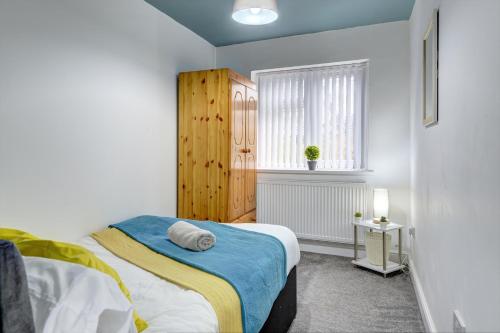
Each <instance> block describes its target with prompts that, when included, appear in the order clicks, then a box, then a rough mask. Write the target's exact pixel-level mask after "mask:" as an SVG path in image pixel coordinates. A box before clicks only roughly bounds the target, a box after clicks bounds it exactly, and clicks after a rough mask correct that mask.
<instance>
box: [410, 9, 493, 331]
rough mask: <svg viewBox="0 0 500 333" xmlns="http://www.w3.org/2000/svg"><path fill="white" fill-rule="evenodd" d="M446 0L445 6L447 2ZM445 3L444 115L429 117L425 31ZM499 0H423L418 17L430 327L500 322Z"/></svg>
mask: <svg viewBox="0 0 500 333" xmlns="http://www.w3.org/2000/svg"><path fill="white" fill-rule="evenodd" d="M439 5H440V6H439ZM438 6H439V7H440V36H439V40H440V58H439V66H440V73H439V124H438V125H437V126H434V127H431V128H424V127H423V126H422V123H421V103H420V80H421V74H420V71H421V58H420V54H421V51H422V50H421V46H422V38H423V35H424V32H425V29H426V27H427V24H428V22H429V20H430V18H431V14H432V10H433V8H437V7H438ZM499 13H500V1H497V0H478V1H470V0H469V1H466V0H460V1H459V0H443V1H429V0H418V1H417V2H416V4H415V8H414V10H413V14H412V17H411V22H410V33H411V121H412V125H411V129H412V152H413V153H412V164H411V167H412V171H411V174H412V181H411V184H412V185H411V188H412V207H413V209H412V219H411V221H412V223H413V224H414V225H415V227H416V235H415V236H416V237H415V239H414V241H413V244H412V257H413V258H412V260H413V267H414V273H416V275H417V277H418V280H419V281H420V285H421V288H422V292H423V295H425V299H426V300H427V304H424V308H425V305H427V307H426V309H427V310H428V314H429V315H430V320H429V322H430V326H431V329H435V330H437V331H440V332H445V331H448V332H449V331H451V330H452V311H453V310H455V309H457V310H459V312H460V313H461V315H462V317H463V319H464V321H465V324H466V326H467V331H468V332H478V331H489V332H493V331H495V332H498V331H500V316H499V314H500V258H499V254H500V241H499V236H500V221H499V218H498V212H497V210H498V205H499V203H500V173H499V170H500V131H499V130H498V127H499V125H500V94H499V87H500V20H499V19H498V15H499Z"/></svg>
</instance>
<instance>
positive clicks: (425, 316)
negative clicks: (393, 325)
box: [409, 259, 437, 333]
mask: <svg viewBox="0 0 500 333" xmlns="http://www.w3.org/2000/svg"><path fill="white" fill-rule="evenodd" d="M409 263H410V274H411V280H412V282H413V288H414V289H415V294H416V295H417V301H418V306H419V307H420V313H421V314H422V320H423V321H424V325H425V330H426V332H430V333H434V332H437V329H436V325H434V320H432V315H431V310H430V309H429V304H428V303H427V299H426V298H425V294H424V290H423V289H422V285H421V284H420V279H419V278H418V273H417V271H416V269H415V265H414V264H413V260H411V259H410V260H409Z"/></svg>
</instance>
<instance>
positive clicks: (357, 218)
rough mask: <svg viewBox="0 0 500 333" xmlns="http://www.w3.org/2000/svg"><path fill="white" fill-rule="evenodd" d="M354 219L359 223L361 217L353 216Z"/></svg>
mask: <svg viewBox="0 0 500 333" xmlns="http://www.w3.org/2000/svg"><path fill="white" fill-rule="evenodd" d="M354 219H355V220H356V222H357V223H361V221H362V220H363V217H355V218H354Z"/></svg>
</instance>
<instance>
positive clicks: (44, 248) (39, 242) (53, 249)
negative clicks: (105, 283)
mask: <svg viewBox="0 0 500 333" xmlns="http://www.w3.org/2000/svg"><path fill="white" fill-rule="evenodd" d="M0 239H5V240H9V241H11V242H13V243H14V244H15V245H16V247H17V248H18V249H19V252H21V254H22V255H23V256H29V257H42V258H48V259H55V260H60V261H66V262H70V263H74V264H79V265H82V266H86V267H89V268H93V269H96V270H98V271H101V272H102V273H104V274H107V275H109V276H110V277H112V278H113V279H114V280H115V281H116V283H117V284H118V286H119V287H120V289H121V291H122V293H123V294H124V295H125V296H126V297H127V298H128V299H129V300H130V301H131V298H130V293H129V291H128V289H127V287H126V286H125V284H123V282H122V280H121V278H120V276H119V275H118V273H117V272H116V271H115V270H114V269H113V268H111V267H110V266H109V265H107V264H106V263H105V262H104V261H102V260H101V259H99V258H97V257H96V256H95V255H94V254H93V253H92V252H91V251H89V250H87V249H85V248H83V247H81V246H78V245H75V244H70V243H63V242H56V241H52V240H47V239H39V238H38V237H36V236H34V235H32V234H29V233H27V232H24V231H21V230H16V229H9V228H0ZM134 322H135V326H136V327H137V331H138V332H142V331H144V330H145V329H146V328H147V327H148V324H147V323H146V321H144V320H143V319H142V318H141V317H139V315H138V314H137V311H135V310H134Z"/></svg>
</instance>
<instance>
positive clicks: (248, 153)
mask: <svg viewBox="0 0 500 333" xmlns="http://www.w3.org/2000/svg"><path fill="white" fill-rule="evenodd" d="M246 97H247V98H246V119H245V120H246V138H245V141H246V142H245V146H246V149H245V213H248V212H250V211H252V210H254V209H255V197H256V187H257V172H256V158H257V105H258V103H257V91H256V90H253V89H250V88H248V87H247V88H246Z"/></svg>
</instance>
